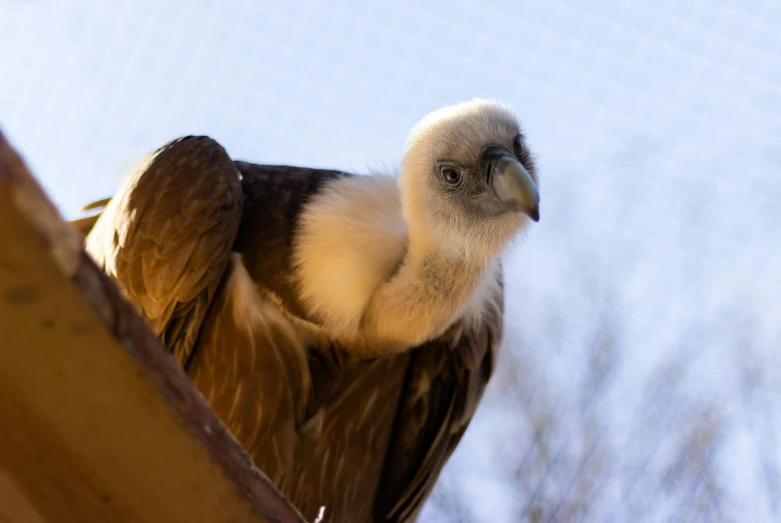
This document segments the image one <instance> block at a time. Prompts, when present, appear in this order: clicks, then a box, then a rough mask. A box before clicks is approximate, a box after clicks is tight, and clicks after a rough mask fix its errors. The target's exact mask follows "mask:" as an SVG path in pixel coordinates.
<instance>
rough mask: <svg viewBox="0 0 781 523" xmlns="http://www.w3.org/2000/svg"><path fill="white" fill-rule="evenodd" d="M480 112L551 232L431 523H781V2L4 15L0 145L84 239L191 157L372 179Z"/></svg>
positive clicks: (511, 263) (116, 6) (514, 309)
mask: <svg viewBox="0 0 781 523" xmlns="http://www.w3.org/2000/svg"><path fill="white" fill-rule="evenodd" d="M473 97H490V98H498V99H501V100H504V101H506V102H509V103H510V104H512V105H513V106H514V108H515V110H516V111H517V113H518V115H519V117H520V119H521V121H522V123H523V126H524V128H525V130H526V133H527V135H528V137H529V140H530V143H531V146H532V148H533V150H534V152H535V153H536V155H537V157H538V161H539V164H540V171H541V177H542V184H541V191H542V220H541V221H540V222H539V224H535V225H534V227H532V228H531V230H530V233H529V234H528V237H527V238H526V240H525V241H524V242H523V244H522V245H521V246H520V247H519V248H517V249H515V250H513V251H512V252H510V253H509V254H508V260H507V264H506V277H507V280H508V283H507V289H508V297H507V315H506V337H505V340H504V347H503V353H502V357H501V360H500V362H499V367H498V370H497V373H496V375H495V378H494V379H493V381H492V383H491V386H490V388H489V390H488V392H487V393H486V397H485V399H484V402H483V403H482V404H481V406H480V408H479V409H478V413H477V416H476V418H475V419H474V421H473V423H472V425H471V426H470V428H469V430H468V431H467V434H466V436H465V438H464V440H463V442H462V444H461V445H460V446H459V448H458V449H457V451H456V453H455V454H454V456H453V458H452V459H451V461H450V462H449V464H448V465H447V467H446V469H445V471H444V472H443V474H442V476H441V479H440V481H439V483H438V486H437V487H436V490H435V492H434V493H433V495H432V496H431V498H430V500H429V502H428V504H427V505H426V508H425V510H424V512H423V514H422V516H421V520H422V521H424V522H432V523H433V522H451V521H454V522H455V521H464V522H498V523H500V522H520V521H535V522H536V521H551V522H558V521H567V522H568V521H584V522H592V521H593V522H603V521H604V522H635V521H649V522H650V521H685V522H688V521H714V522H716V521H739V522H753V521H761V522H765V521H767V522H771V521H781V507H780V505H781V357H780V356H781V349H779V347H781V292H780V291H781V279H780V278H779V276H778V273H779V270H780V269H781V227H779V226H780V225H781V206H779V202H780V201H781V172H779V171H781V2H775V1H773V0H756V1H742V0H733V1H716V0H711V1H709V2H705V1H694V0H692V1H686V2H677V1H672V0H668V1H645V2H643V1H633V2H627V1H620V0H606V1H598V0H594V1H582V2H575V1H564V0H560V1H553V0H535V1H526V2H517V1H507V2H504V3H501V2H490V3H488V2H469V1H451V2H430V3H428V4H424V3H422V2H406V1H396V2H381V3H380V2H358V1H343V0H342V1H338V0H337V1H320V0H312V1H309V0H299V1H297V2H289V3H285V2H281V1H279V2H272V1H256V0H230V1H229V0H224V1H222V2H216V1H205V0H198V1H195V0H187V1H184V0H182V1H175V0H159V1H154V0H127V1H122V0H102V1H101V2H97V1H87V0H68V1H65V0H61V1H60V0H0V128H1V129H2V130H3V132H4V133H6V135H7V136H8V138H9V139H10V140H11V141H12V143H13V144H14V145H15V146H16V147H17V148H19V150H21V152H22V153H23V154H24V155H25V156H26V159H27V161H28V162H29V164H30V165H31V166H32V168H33V169H34V172H35V173H36V175H37V176H38V177H39V178H40V179H41V180H42V182H43V184H44V185H45V188H46V189H47V190H48V191H49V194H50V195H51V196H52V197H53V198H54V200H55V202H56V203H57V204H58V205H59V207H60V208H61V210H62V212H63V214H64V215H65V216H66V217H67V218H74V217H76V216H77V214H78V211H79V209H80V207H81V206H82V205H83V204H86V203H88V202H90V201H92V200H95V199H99V198H103V197H106V196H110V195H111V194H112V193H113V192H114V190H115V189H116V187H117V184H118V182H119V180H120V179H121V177H122V176H123V175H124V174H125V173H126V172H127V170H128V168H130V167H131V165H132V164H133V163H134V162H135V161H136V160H138V159H139V157H140V156H141V155H144V154H147V153H150V152H152V151H153V150H154V149H156V148H157V147H159V146H161V145H162V144H164V143H165V142H167V141H169V140H171V139H172V138H175V137H178V136H180V135H186V134H207V135H210V136H212V137H214V138H215V139H217V140H218V141H219V142H221V143H222V144H223V145H224V146H225V147H226V149H227V150H228V152H229V153H230V154H231V155H232V156H233V157H234V158H235V159H242V160H249V161H254V162H258V163H286V164H297V165H305V166H317V167H330V168H338V169H343V170H351V171H356V172H366V171H367V170H369V169H373V168H392V167H395V166H397V165H398V163H399V161H400V159H401V155H402V152H403V145H404V140H405V137H406V133H407V132H408V131H409V129H410V128H411V127H412V125H413V124H414V123H415V122H416V121H417V120H418V119H419V118H420V117H422V116H423V115H424V114H425V113H427V112H428V111H431V110H433V109H435V108H438V107H440V106H442V105H446V104H450V103H454V102H457V101H461V100H465V99H470V98H473Z"/></svg>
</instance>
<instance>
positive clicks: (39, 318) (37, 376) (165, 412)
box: [0, 132, 304, 523]
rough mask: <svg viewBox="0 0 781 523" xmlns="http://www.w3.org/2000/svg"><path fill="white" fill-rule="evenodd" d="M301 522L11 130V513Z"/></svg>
mask: <svg viewBox="0 0 781 523" xmlns="http://www.w3.org/2000/svg"><path fill="white" fill-rule="evenodd" d="M8 521H12V522H14V523H41V522H55V521H78V522H93V521H110V522H116V523H120V522H131V521H132V522H166V523H177V522H182V523H193V522H200V521H203V522H210V523H216V522H224V523H229V522H230V523H239V522H247V523H250V522H259V521H271V522H280V523H283V522H284V523H288V522H291V523H292V522H296V523H303V522H304V520H303V518H302V517H301V516H300V514H299V513H298V512H297V511H296V510H295V509H294V508H293V507H292V506H291V505H290V504H289V503H288V502H287V500H286V499H285V498H284V497H283V496H282V495H281V494H280V493H279V492H278V491H277V490H276V489H275V488H274V487H273V485H272V484H271V482H270V481H269V480H268V478H266V477H265V476H264V475H263V474H262V473H261V472H259V471H258V470H257V469H256V468H254V467H253V466H252V465H251V462H250V460H249V458H248V456H247V454H246V453H245V452H244V450H243V448H242V447H241V446H240V445H239V443H238V442H237V441H236V440H235V439H234V438H233V436H232V435H231V434H230V432H229V431H228V430H227V429H226V428H225V426H224V425H223V424H222V423H221V422H220V421H219V419H218V418H217V416H216V415H215V414H214V412H213V411H212V410H211V409H210V408H209V406H208V404H207V403H206V401H205V400H204V399H203V397H202V396H201V395H200V394H199V392H198V391H197V389H196V388H195V387H194V386H193V385H192V383H191V382H190V380H189V378H188V377H187V376H186V374H185V373H184V371H183V370H182V369H181V368H179V367H178V366H177V365H176V363H175V362H174V360H173V358H172V357H171V356H170V355H169V354H168V352H167V351H166V350H165V349H164V348H163V347H162V345H161V344H160V342H159V340H158V339H157V338H156V337H155V336H154V335H153V334H152V333H151V332H150V331H149V329H147V328H146V325H145V324H144V322H143V320H142V319H141V317H140V316H139V315H138V314H136V312H135V311H134V309H133V308H132V307H131V306H130V305H129V304H128V303H127V302H126V301H125V300H124V299H123V298H122V297H121V295H120V293H119V291H118V289H117V288H116V287H115V286H114V284H113V282H111V281H110V280H109V278H107V277H106V276H105V275H104V274H103V272H102V271H101V270H100V269H99V268H98V267H97V266H96V265H95V264H94V263H93V262H92V260H91V259H89V258H88V256H87V255H86V254H85V253H84V251H83V248H82V239H81V236H80V235H79V234H78V233H77V232H76V230H75V229H74V228H72V227H71V226H69V225H68V224H67V223H65V222H64V221H63V220H62V217H61V216H60V215H59V213H58V211H57V210H56V208H55V207H54V205H53V204H52V203H51V202H50V201H49V199H48V198H47V197H46V195H45V194H44V192H43V190H42V189H41V187H40V185H39V184H38V183H37V182H36V181H35V179H34V178H33V177H32V175H31V174H30V173H29V171H28V169H27V168H26V166H25V165H24V163H23V161H22V159H21V158H20V157H19V155H18V154H17V153H16V152H15V151H14V150H13V149H12V148H11V146H10V145H9V144H8V142H7V141H6V140H5V137H4V136H3V135H2V133H1V132H0V523H6V522H8Z"/></svg>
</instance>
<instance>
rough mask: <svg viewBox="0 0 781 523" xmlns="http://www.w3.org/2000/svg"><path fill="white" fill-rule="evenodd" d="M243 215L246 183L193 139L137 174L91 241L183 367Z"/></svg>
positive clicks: (162, 152)
mask: <svg viewBox="0 0 781 523" xmlns="http://www.w3.org/2000/svg"><path fill="white" fill-rule="evenodd" d="M242 208H243V197H242V191H241V180H240V177H239V174H238V171H237V169H236V167H235V165H234V164H233V161H232V160H231V159H230V157H229V156H228V154H227V153H226V152H225V150H224V149H223V148H222V147H221V146H220V145H219V144H218V143H217V142H215V141H214V140H212V139H210V138H208V137H204V136H187V137H184V138H180V139H177V140H174V141H172V142H170V143H168V144H166V145H165V146H163V147H162V148H160V149H159V150H158V151H157V152H156V153H155V154H153V155H152V157H151V158H150V160H149V161H148V162H147V163H146V164H145V165H143V166H142V167H141V168H140V169H139V170H138V171H136V172H135V173H133V175H132V176H130V177H129V178H128V180H127V181H126V182H125V184H124V185H123V186H122V187H121V188H120V190H119V192H118V193H117V194H116V195H115V197H114V198H112V199H111V200H110V201H108V203H107V205H106V207H105V209H104V210H103V212H102V214H101V215H100V217H99V218H97V220H96V221H95V223H94V226H92V229H91V231H90V232H89V234H88V235H87V238H86V246H87V251H88V252H89V253H90V254H91V255H92V257H93V258H95V260H96V261H97V262H98V263H99V264H101V265H102V266H103V267H104V269H105V270H106V272H107V273H108V274H109V275H110V276H112V277H113V278H114V279H115V281H116V282H117V284H118V285H119V286H120V288H121V289H122V290H123V292H124V293H125V295H126V297H127V298H128V299H129V300H130V301H131V302H133V303H134V304H136V305H137V306H138V307H139V308H140V309H141V311H142V312H143V314H144V315H145V316H146V317H147V319H148V320H149V323H150V326H151V327H152V329H153V331H154V332H155V334H157V335H158V336H160V337H161V338H162V340H163V341H164V343H165V344H166V346H167V347H168V348H169V349H170V350H171V351H172V352H173V353H174V356H175V357H176V360H177V361H178V362H179V364H181V365H184V364H185V363H186V362H187V359H188V358H189V356H190V353H191V351H192V348H193V344H194V342H195V339H196V336H197V334H198V331H199V329H200V327H201V323H202V322H203V319H204V316H205V315H206V311H207V310H208V307H209V304H210V303H211V301H212V298H213V297H214V293H215V291H216V289H217V286H218V284H219V282H220V278H221V277H222V274H223V273H224V271H225V267H226V265H227V263H228V260H229V259H230V252H231V249H232V247H233V243H234V241H235V238H236V234H237V232H238V229H239V224H240V221H241V215H242ZM82 223H83V222H82Z"/></svg>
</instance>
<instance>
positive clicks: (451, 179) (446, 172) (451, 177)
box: [442, 167, 461, 185]
mask: <svg viewBox="0 0 781 523" xmlns="http://www.w3.org/2000/svg"><path fill="white" fill-rule="evenodd" d="M442 178H444V179H445V181H446V182H447V183H449V184H450V185H455V184H457V183H458V182H459V181H461V173H460V172H458V170H456V169H454V168H452V167H445V168H443V169H442Z"/></svg>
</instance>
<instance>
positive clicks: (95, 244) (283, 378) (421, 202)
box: [86, 102, 538, 523]
mask: <svg viewBox="0 0 781 523" xmlns="http://www.w3.org/2000/svg"><path fill="white" fill-rule="evenodd" d="M451 111H453V109H451ZM458 111H459V110H455V113H452V114H447V113H445V114H440V115H439V118H440V120H444V121H445V122H446V123H449V126H445V127H446V128H445V129H439V128H437V122H438V120H437V119H436V118H434V119H433V120H432V119H431V118H429V120H424V121H423V122H422V123H421V124H420V125H419V126H418V127H417V128H416V132H415V133H413V137H412V139H411V141H410V143H411V145H410V146H409V148H408V151H407V154H406V156H405V164H404V166H403V167H402V173H401V176H400V178H399V179H396V178H395V177H389V176H383V175H372V176H358V175H349V174H346V173H341V172H337V171H329V170H318V169H306V168H297V167H288V166H262V165H255V164H249V163H245V162H234V161H232V160H231V159H230V158H229V157H228V155H227V153H226V152H225V151H224V150H223V149H222V147H220V146H219V145H218V144H217V143H216V142H214V141H213V140H211V139H208V138H204V137H188V138H184V139H181V140H177V141H174V142H172V143H170V144H168V145H167V146H165V147H164V148H162V149H161V150H160V151H158V152H157V153H156V155H155V156H154V157H153V158H152V159H151V161H150V163H149V164H147V165H146V166H145V167H144V168H142V169H140V170H139V171H138V172H137V173H136V174H135V175H134V176H133V177H131V178H129V179H128V181H127V182H126V183H125V185H124V186H123V187H122V188H121V189H120V191H119V192H118V194H117V196H115V197H114V198H113V199H112V200H111V201H110V202H109V203H108V205H107V206H106V208H105V210H104V211H103V213H102V215H101V216H100V218H99V219H98V220H97V222H96V223H95V225H94V228H92V230H91V232H90V233H89V234H88V236H87V239H86V247H87V250H88V252H89V253H90V254H91V255H92V256H93V257H94V258H95V260H96V261H97V262H98V263H99V264H101V265H102V266H103V267H104V269H105V270H106V272H107V273H108V274H109V275H111V276H112V277H113V278H114V279H115V280H116V281H117V283H118V284H119V286H120V288H122V290H123V291H124V292H125V294H126V295H127V296H128V298H129V299H130V300H131V301H132V302H134V303H135V304H136V305H137V306H138V307H139V309H140V310H141V311H142V312H143V313H144V315H145V316H146V317H147V318H148V320H149V322H150V325H151V326H152V328H153V329H154V330H155V332H156V333H157V334H158V335H160V337H161V338H162V339H163V341H164V342H165V344H166V346H167V347H168V348H169V349H170V350H171V351H172V352H173V353H174V355H175V357H176V358H177V361H178V362H179V363H180V364H181V365H183V366H184V367H185V368H186V369H187V372H188V374H189V375H190V376H191V377H192V379H193V381H194V383H195V384H196V385H197V386H198V388H199V389H200V390H201V391H202V393H203V394H204V396H205V397H206V399H207V400H208V401H209V403H210V404H211V405H212V407H213V408H214V410H215V411H216V412H217V414H218V415H219V416H220V417H221V419H222V420H223V421H224V422H225V423H226V424H227V425H228V427H229V428H230V429H231V431H232V432H233V433H234V434H235V435H236V437H237V439H238V440H239V441H240V442H241V443H242V444H243V445H244V447H245V448H246V449H247V451H248V452H249V454H250V455H251V457H252V458H253V460H254V461H255V463H256V465H257V466H258V467H259V468H260V469H261V470H263V471H264V472H265V473H266V474H267V475H268V476H269V477H270V478H271V479H272V481H274V482H275V484H277V485H278V487H279V488H280V490H282V492H283V493H285V494H286V495H287V496H288V497H289V498H290V499H291V501H292V502H293V503H294V504H295V505H296V506H297V507H298V508H299V510H300V511H301V512H302V514H303V515H304V516H305V517H306V518H308V519H310V520H312V519H314V517H315V516H316V515H317V513H318V511H319V509H320V507H321V506H325V510H326V521H334V522H347V523H349V522H366V521H411V520H413V519H414V518H415V517H416V516H417V514H418V513H419V511H420V509H421V508H422V505H423V502H424V501H425V499H426V497H427V496H428V494H429V493H430V491H431V489H432V488H433V485H434V483H435V481H436V479H437V477H438V475H439V473H440V471H441V469H442V467H443V466H444V464H445V462H446V461H447V458H448V457H449V456H450V454H451V453H452V451H453V450H454V448H455V446H456V445H457V444H458V442H459V440H460V438H461V436H462V435H463V433H464V430H465V429H466V427H467V425H468V423H469V421H470V420H471V418H472V416H473V414H474V411H475V408H476V407H477V404H478V402H479V400H480V398H481V396H482V393H483V391H484V388H485V386H486V384H487V382H488V379H489V378H490V376H491V373H492V371H493V367H494V363H495V361H496V352H497V350H498V345H499V341H500V339H501V334H502V320H503V318H502V314H503V291H502V289H503V287H502V276H501V268H500V263H499V260H498V256H499V254H500V251H501V250H502V249H503V248H504V246H505V245H506V244H507V243H508V242H509V241H511V240H512V238H513V237H514V236H515V235H516V233H517V232H518V231H519V230H520V229H521V228H522V226H523V224H524V223H525V217H524V216H523V215H524V213H525V214H527V215H529V216H532V217H533V218H534V219H536V217H537V212H538V211H537V200H535V198H538V197H537V196H536V184H535V183H534V182H531V178H532V177H533V178H535V180H534V181H535V182H536V174H535V172H534V166H533V164H532V163H531V160H530V158H528V153H527V152H526V150H525V144H524V143H523V142H522V137H520V138H519V136H520V135H519V130H518V129H517V123H515V121H514V119H513V118H512V117H511V116H510V115H509V113H508V112H507V110H506V108H503V107H499V106H497V105H495V104H490V103H487V102H479V103H475V102H473V105H471V106H469V105H467V106H462V107H461V109H460V111H461V112H460V113H459V112H458ZM470 111H471V113H470ZM480 118H482V121H481V120H480ZM459 119H460V120H462V122H461V125H458V124H459V121H458V120H459ZM463 121H465V122H466V123H467V124H468V125H463ZM470 125H471V127H470ZM448 133H450V135H448ZM459 133H460V134H459ZM432 134H433V137H434V138H436V137H438V136H439V137H441V136H445V137H446V138H447V139H446V140H444V141H443V142H442V147H439V148H436V147H433V146H432V141H433V140H434V138H432V136H430V135H432ZM475 135H477V138H478V139H477V140H475V139H474V138H475ZM497 138H498V139H497ZM472 141H476V142H477V149H476V150H475V147H474V146H468V145H469V143H470V142H472ZM483 142H485V143H483ZM435 143H436V142H435ZM486 148H487V149H486ZM497 148H501V149H502V151H504V152H497ZM508 151H513V152H508ZM432 154H433V155H434V156H436V157H432V156H431V155H432ZM473 156H476V157H477V163H474V162H475V159H474V158H472V157H473ZM481 158H482V160H481ZM481 161H482V162H483V164H481V163H480V162H481ZM432 162H433V164H432ZM470 162H471V163H470ZM486 162H487V163H486ZM423 165H425V166H427V167H425V168H423V167H421V166H423ZM431 165H433V166H434V167H431ZM508 165H509V167H508ZM516 165H517V166H520V167H516ZM448 169H451V170H452V169H457V170H458V173H456V174H454V173H453V172H451V171H449V170H448ZM470 169H471V170H470ZM473 171H474V172H473ZM508 173H509V174H508ZM424 177H430V178H431V180H429V181H428V182H422V181H421V179H422V178H424ZM508 177H509V178H508ZM456 178H458V179H457V180H456V181H453V180H454V179H456ZM481 183H482V184H483V185H482V186H481V185H480V184H481ZM508 183H509V184H512V183H515V184H516V186H508V185H507V184H508ZM470 184H471V185H470ZM502 184H505V185H502ZM528 184H531V186H533V193H530V192H529V189H528V187H527V185H528ZM483 186H485V187H488V189H485V190H484V189H483ZM507 187H510V188H509V189H508V188H507ZM489 190H490V191H489ZM436 191H441V194H435V192H436ZM524 191H526V192H524ZM488 192H491V194H492V195H486V194H487V193H488ZM484 193H486V194H484ZM432 203H436V205H432ZM464 209H466V210H464Z"/></svg>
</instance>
